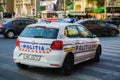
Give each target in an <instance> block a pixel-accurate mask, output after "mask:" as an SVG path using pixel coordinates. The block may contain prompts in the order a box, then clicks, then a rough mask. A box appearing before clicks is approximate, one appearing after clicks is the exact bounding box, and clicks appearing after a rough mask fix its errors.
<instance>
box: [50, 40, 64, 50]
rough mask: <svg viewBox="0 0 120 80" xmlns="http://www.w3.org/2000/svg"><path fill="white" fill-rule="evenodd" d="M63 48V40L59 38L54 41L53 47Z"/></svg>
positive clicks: (56, 48)
mask: <svg viewBox="0 0 120 80" xmlns="http://www.w3.org/2000/svg"><path fill="white" fill-rule="evenodd" d="M62 48H63V41H60V40H58V41H53V42H52V45H51V49H54V50H62Z"/></svg>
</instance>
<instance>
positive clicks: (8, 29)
mask: <svg viewBox="0 0 120 80" xmlns="http://www.w3.org/2000/svg"><path fill="white" fill-rule="evenodd" d="M10 30H11V31H14V32H15V33H16V30H14V29H12V28H7V29H6V30H5V32H4V34H5V33H7V32H8V31H10Z"/></svg>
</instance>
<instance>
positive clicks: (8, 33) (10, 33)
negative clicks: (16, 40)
mask: <svg viewBox="0 0 120 80" xmlns="http://www.w3.org/2000/svg"><path fill="white" fill-rule="evenodd" d="M14 36H15V33H14V31H8V32H7V33H6V35H5V37H7V38H13V37H14Z"/></svg>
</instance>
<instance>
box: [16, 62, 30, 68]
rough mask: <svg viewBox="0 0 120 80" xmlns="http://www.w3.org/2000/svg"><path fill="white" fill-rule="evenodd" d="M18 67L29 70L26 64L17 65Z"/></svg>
mask: <svg viewBox="0 0 120 80" xmlns="http://www.w3.org/2000/svg"><path fill="white" fill-rule="evenodd" d="M16 65H17V67H18V68H20V69H27V68H28V65H25V64H21V63H16Z"/></svg>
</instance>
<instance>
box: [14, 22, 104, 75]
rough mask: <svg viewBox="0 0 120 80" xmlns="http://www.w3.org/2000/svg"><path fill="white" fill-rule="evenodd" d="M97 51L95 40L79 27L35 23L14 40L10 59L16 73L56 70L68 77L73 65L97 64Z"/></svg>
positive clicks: (99, 50) (98, 46)
mask: <svg viewBox="0 0 120 80" xmlns="http://www.w3.org/2000/svg"><path fill="white" fill-rule="evenodd" d="M101 48H102V47H101V43H100V41H99V39H98V38H97V37H96V36H94V35H92V34H91V33H90V32H89V31H88V30H87V29H86V28H85V27H84V26H82V25H80V24H72V23H36V24H31V25H28V26H27V27H26V28H25V29H24V31H23V32H22V33H21V34H20V35H19V37H18V38H17V39H16V47H15V49H14V55H13V59H14V62H15V63H16V64H17V66H18V67H19V68H20V69H27V68H28V67H29V66H38V67H47V68H59V71H60V72H61V73H62V74H65V75H69V74H71V73H72V71H73V66H74V65H75V64H78V63H80V62H83V61H86V60H90V59H93V60H94V61H99V59H100V55H101Z"/></svg>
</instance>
